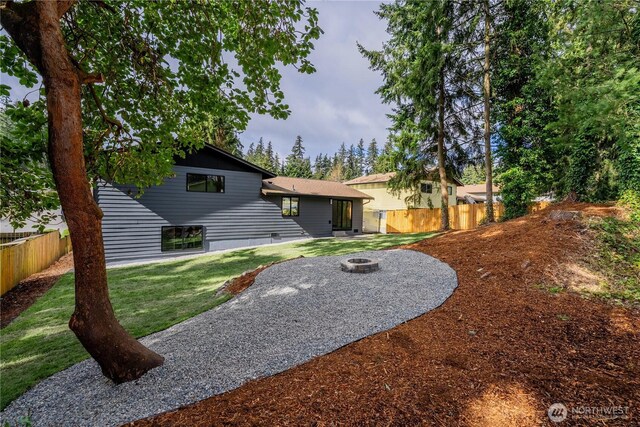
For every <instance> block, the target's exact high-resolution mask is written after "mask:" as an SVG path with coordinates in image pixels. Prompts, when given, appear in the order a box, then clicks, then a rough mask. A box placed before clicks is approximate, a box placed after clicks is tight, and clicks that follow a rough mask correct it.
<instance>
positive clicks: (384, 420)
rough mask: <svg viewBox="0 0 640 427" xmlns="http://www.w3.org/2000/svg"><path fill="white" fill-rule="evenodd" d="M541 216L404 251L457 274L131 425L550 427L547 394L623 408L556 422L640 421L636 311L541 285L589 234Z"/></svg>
mask: <svg viewBox="0 0 640 427" xmlns="http://www.w3.org/2000/svg"><path fill="white" fill-rule="evenodd" d="M560 208H562V209H575V210H580V211H582V213H583V214H584V215H611V214H613V213H614V212H613V209H612V208H607V207H603V206H593V205H579V204H573V205H563V206H561V207H560ZM553 209H559V208H558V207H555V208H553ZM547 215H548V210H546V211H541V212H538V213H537V214H534V215H532V216H529V217H526V218H522V219H518V220H514V221H509V222H505V223H501V224H495V225H490V226H486V227H482V228H480V229H476V230H472V231H466V232H452V233H448V234H446V235H444V236H442V237H439V238H435V239H430V240H425V241H423V242H420V243H418V244H415V245H411V246H409V248H411V249H414V250H419V251H423V252H425V253H427V254H430V255H432V256H435V257H437V258H439V259H441V260H443V261H445V262H447V263H449V264H450V265H451V266H452V267H453V268H454V269H455V270H456V271H457V273H458V278H459V288H458V289H457V290H456V291H455V292H454V294H453V295H452V296H451V298H450V299H449V300H448V301H447V302H446V303H445V304H444V305H442V306H441V307H440V308H438V309H436V310H434V311H432V312H430V313H428V314H426V315H424V316H421V317H419V318H417V319H414V320H412V321H410V322H408V323H406V324H403V325H400V326H398V327H396V328H394V329H393V330H391V331H389V332H384V333H381V334H378V335H375V336H371V337H369V338H366V339H364V340H362V341H359V342H357V343H354V344H351V345H349V346H346V347H344V348H342V349H340V350H338V351H336V352H334V353H331V354H329V355H326V356H323V357H319V358H317V359H314V360H312V361H310V362H308V363H306V364H304V365H301V366H299V367H297V368H294V369H291V370H289V371H287V372H284V373H282V374H280V375H276V376H273V377H269V378H263V379H261V380H256V381H253V382H250V383H248V384H246V385H245V386H243V387H241V388H239V389H237V390H234V391H232V392H229V393H226V394H223V395H220V396H215V397H213V398H210V399H207V400H205V401H202V402H199V403H196V404H194V405H192V406H189V407H186V408H183V409H180V410H178V411H174V412H170V413H166V414H161V415H159V416H156V417H155V418H151V419H147V420H141V421H139V422H137V423H135V425H138V426H143V425H162V426H169V425H202V426H205V425H309V424H311V425H354V424H358V425H418V424H427V425H442V426H456V425H473V426H525V425H526V426H528V425H541V424H542V425H557V424H551V423H550V421H549V419H548V417H547V408H548V407H549V405H551V404H552V403H556V402H560V403H563V404H564V405H566V406H567V407H568V408H569V409H571V408H577V407H579V406H589V407H610V406H622V407H626V406H628V407H629V410H628V416H629V417H630V418H628V419H626V420H622V419H617V420H607V421H602V420H601V421H598V420H596V419H594V418H577V417H576V416H575V415H573V416H570V417H572V418H570V419H569V420H568V421H567V422H565V423H563V424H562V425H603V423H606V425H631V424H633V423H640V365H639V364H640V313H638V311H637V310H633V309H629V308H622V307H615V306H613V305H611V304H607V303H603V302H600V301H598V300H588V299H585V298H583V297H580V296H579V295H578V294H575V293H571V292H560V293H557V294H554V293H552V292H549V290H548V286H549V285H550V284H552V281H553V280H555V279H554V278H557V277H563V275H564V273H565V271H564V270H566V265H567V263H571V262H573V261H574V260H575V259H578V258H580V257H583V256H588V253H589V244H590V242H589V238H588V235H587V233H585V230H584V227H583V226H582V225H581V224H580V223H579V222H576V221H551V220H549V219H548V217H547ZM390 285H392V284H390ZM229 362H230V363H234V362H233V361H229ZM636 425H637V424H636Z"/></svg>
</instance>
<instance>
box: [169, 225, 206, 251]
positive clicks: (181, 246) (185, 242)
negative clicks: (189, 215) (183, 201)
mask: <svg viewBox="0 0 640 427" xmlns="http://www.w3.org/2000/svg"><path fill="white" fill-rule="evenodd" d="M202 235H203V233H202V226H201V225H189V226H177V227H162V243H161V245H162V246H161V248H162V252H166V251H183V250H194V249H202Z"/></svg>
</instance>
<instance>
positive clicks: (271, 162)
mask: <svg viewBox="0 0 640 427" xmlns="http://www.w3.org/2000/svg"><path fill="white" fill-rule="evenodd" d="M264 155H265V164H266V165H267V167H266V168H265V169H267V170H270V171H272V172H274V171H277V170H278V166H277V165H276V163H275V157H274V154H273V144H272V143H271V141H269V143H268V144H267V148H266V150H265V151H264Z"/></svg>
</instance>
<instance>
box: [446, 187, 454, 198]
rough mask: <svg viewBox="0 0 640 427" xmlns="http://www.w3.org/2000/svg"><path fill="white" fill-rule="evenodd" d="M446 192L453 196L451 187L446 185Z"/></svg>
mask: <svg viewBox="0 0 640 427" xmlns="http://www.w3.org/2000/svg"><path fill="white" fill-rule="evenodd" d="M447 192H448V193H449V195H450V196H451V195H453V187H452V186H450V185H447Z"/></svg>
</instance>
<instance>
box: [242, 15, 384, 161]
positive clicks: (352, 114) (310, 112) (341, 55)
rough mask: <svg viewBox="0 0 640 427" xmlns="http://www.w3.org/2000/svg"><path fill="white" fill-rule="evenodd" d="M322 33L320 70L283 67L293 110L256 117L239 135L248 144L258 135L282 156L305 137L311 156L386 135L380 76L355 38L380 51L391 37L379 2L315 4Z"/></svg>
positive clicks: (315, 56)
mask: <svg viewBox="0 0 640 427" xmlns="http://www.w3.org/2000/svg"><path fill="white" fill-rule="evenodd" d="M309 5H310V6H312V7H315V8H317V9H318V12H319V20H320V26H321V27H322V29H323V30H324V34H323V35H322V36H321V38H320V40H318V41H317V42H316V48H315V50H314V52H313V53H312V54H311V56H310V59H311V61H312V62H313V64H314V65H315V67H316V69H317V72H316V73H314V74H312V75H308V74H300V73H297V72H296V70H295V69H290V68H286V69H282V70H281V71H282V75H283V77H282V89H283V91H284V93H285V97H286V99H285V100H286V102H287V104H289V106H290V108H291V111H292V114H291V116H290V117H289V118H288V119H287V120H274V119H272V118H271V117H269V116H259V115H254V116H253V117H252V120H251V122H250V123H249V126H248V128H247V130H246V131H245V132H244V133H243V134H242V135H240V139H241V141H242V142H243V144H245V147H246V146H248V145H249V144H250V143H251V142H256V141H257V140H258V139H259V138H260V137H263V138H264V140H265V141H269V140H270V141H272V142H273V145H274V148H275V149H276V151H277V152H278V153H280V154H281V155H286V154H287V153H289V151H290V149H291V146H292V145H293V142H294V140H295V138H296V136H297V135H301V136H302V139H303V140H304V145H305V147H306V149H307V154H308V155H310V156H311V157H314V156H315V155H316V154H318V153H320V152H322V153H327V152H328V153H333V152H334V151H336V150H337V149H338V148H339V146H340V144H341V143H342V142H344V143H346V144H347V146H348V145H350V144H357V143H358V141H359V140H360V138H364V140H365V141H366V142H368V141H370V140H371V139H372V138H376V139H377V140H378V141H379V142H381V141H384V140H385V139H386V135H387V130H386V128H388V127H389V125H390V122H389V119H388V118H387V117H386V114H388V113H390V112H391V107H390V106H388V105H384V104H382V102H381V101H380V97H379V96H378V95H377V94H375V91H376V89H377V88H378V87H379V86H380V85H381V84H382V77H381V76H380V75H379V74H378V73H377V72H374V71H371V70H369V63H368V61H367V60H366V59H364V58H363V57H362V55H360V53H359V52H358V49H357V46H356V42H359V43H360V44H362V45H363V46H364V47H366V48H367V49H380V48H381V47H382V43H383V42H384V41H385V40H387V38H388V36H387V34H386V32H385V29H386V23H385V22H383V21H380V20H379V19H378V17H377V16H375V15H374V13H373V12H374V11H375V10H377V9H378V8H379V5H380V3H378V2H315V3H310V4H309Z"/></svg>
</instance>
